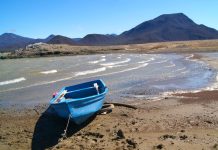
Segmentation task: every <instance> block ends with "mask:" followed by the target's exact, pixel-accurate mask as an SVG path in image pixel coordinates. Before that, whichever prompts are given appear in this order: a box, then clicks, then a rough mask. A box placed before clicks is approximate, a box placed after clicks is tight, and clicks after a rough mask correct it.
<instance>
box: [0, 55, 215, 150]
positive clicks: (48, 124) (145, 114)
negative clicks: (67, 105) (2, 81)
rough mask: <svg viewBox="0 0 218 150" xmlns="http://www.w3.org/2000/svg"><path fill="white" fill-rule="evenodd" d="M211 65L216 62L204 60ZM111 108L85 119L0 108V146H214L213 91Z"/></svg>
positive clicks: (37, 110) (39, 108) (44, 108)
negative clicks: (82, 121)
mask: <svg viewBox="0 0 218 150" xmlns="http://www.w3.org/2000/svg"><path fill="white" fill-rule="evenodd" d="M198 59H202V60H204V61H207V62H208V63H209V64H210V65H212V66H213V67H214V68H215V69H217V68H218V62H216V61H214V60H208V59H207V58H201V57H200V56H198ZM134 103H135V104H137V105H136V106H137V107H138V109H136V110H135V109H131V108H126V107H121V106H119V107H118V106H117V107H115V108H114V109H113V111H112V113H110V114H107V115H97V116H95V117H93V118H91V119H90V120H89V121H88V122H87V123H85V124H83V125H81V126H76V125H74V124H72V123H71V124H70V126H69V129H68V132H67V136H68V138H67V139H64V140H61V139H62V138H61V137H62V133H63V132H64V128H65V126H66V120H62V119H60V118H56V117H54V116H50V115H48V114H47V112H48V109H47V106H46V105H39V106H35V107H34V108H28V109H27V108H24V109H17V108H16V106H11V108H10V109H6V108H5V109H3V108H1V109H0V149H111V150H114V149H117V150H123V149H140V150H144V149H184V150H187V149H197V150H199V149H218V91H217V90H214V91H202V92H199V93H184V94H176V95H174V96H172V97H165V98H163V99H162V100H159V101H139V102H134Z"/></svg>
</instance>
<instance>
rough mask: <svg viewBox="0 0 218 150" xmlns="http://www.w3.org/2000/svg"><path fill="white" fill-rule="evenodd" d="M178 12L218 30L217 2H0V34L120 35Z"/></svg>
mask: <svg viewBox="0 0 218 150" xmlns="http://www.w3.org/2000/svg"><path fill="white" fill-rule="evenodd" d="M178 12H182V13H184V14H186V15H187V16H188V17H190V18H191V19H193V20H194V21H195V22H196V23H198V24H204V25H207V26H209V27H213V28H215V29H217V30H218V0H0V34H2V33H5V32H12V33H15V34H18V35H22V36H26V37H32V38H45V37H47V36H48V35H50V34H60V35H64V36H68V37H72V38H76V37H83V36H85V35H86V34H89V33H100V34H107V33H108V34H111V33H116V34H120V33H121V32H123V31H125V30H129V29H130V28H132V27H134V26H136V25H138V24H139V23H142V22H144V21H147V20H150V19H153V18H155V17H157V16H159V15H161V14H169V13H178Z"/></svg>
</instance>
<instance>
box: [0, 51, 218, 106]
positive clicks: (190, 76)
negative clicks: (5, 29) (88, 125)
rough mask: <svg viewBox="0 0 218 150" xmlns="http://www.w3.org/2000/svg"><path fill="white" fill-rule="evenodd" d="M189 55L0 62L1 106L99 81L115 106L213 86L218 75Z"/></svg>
mask: <svg viewBox="0 0 218 150" xmlns="http://www.w3.org/2000/svg"><path fill="white" fill-rule="evenodd" d="M202 55H205V56H207V57H210V56H209V55H208V54H205V53H204V54H202ZM210 55H211V54H210ZM193 56H194V55H193V54H107V55H86V56H65V57H44V58H30V59H29V58H25V59H11V60H1V61H0V70H1V73H0V104H1V106H5V105H11V104H38V103H48V101H49V99H50V98H51V95H52V93H53V92H54V91H58V90H59V89H60V88H62V87H63V86H69V85H72V84H77V83H80V82H85V81H88V80H92V79H99V78H101V79H103V80H104V81H105V82H106V84H107V86H108V88H109V90H110V92H109V94H108V97H107V100H108V101H115V102H119V101H127V100H130V99H134V100H135V99H143V100H144V99H152V98H154V97H157V96H160V95H162V94H163V93H166V92H176V91H180V92H181V91H194V90H200V89H204V88H206V87H209V86H211V85H213V84H214V83H215V82H216V75H217V72H216V71H215V70H213V69H212V68H210V67H209V65H208V64H206V63H205V62H203V61H200V60H197V59H193ZM212 56H214V55H212Z"/></svg>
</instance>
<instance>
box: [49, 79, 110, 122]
mask: <svg viewBox="0 0 218 150" xmlns="http://www.w3.org/2000/svg"><path fill="white" fill-rule="evenodd" d="M107 92H108V88H107V87H106V86H105V83H104V82H103V81H102V80H94V81H90V82H86V83H82V84H78V85H73V86H68V87H64V88H63V89H61V90H60V91H59V92H58V93H57V94H56V95H54V96H53V98H52V99H51V100H50V105H51V107H52V108H53V109H54V111H55V113H56V114H57V115H58V116H60V117H62V118H69V116H70V115H71V121H73V122H74V123H76V124H81V123H83V122H85V121H86V120H87V119H88V118H90V117H91V116H93V115H94V114H95V113H96V112H97V111H99V110H100V109H101V108H102V106H103V103H104V99H105V96H106V94H107Z"/></svg>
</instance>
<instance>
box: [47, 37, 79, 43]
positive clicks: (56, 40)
mask: <svg viewBox="0 0 218 150" xmlns="http://www.w3.org/2000/svg"><path fill="white" fill-rule="evenodd" d="M47 43H48V44H68V45H76V42H75V41H74V40H73V39H71V38H68V37H65V36H61V35H56V36H54V37H53V38H51V39H50V40H49V41H48V42H47Z"/></svg>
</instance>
